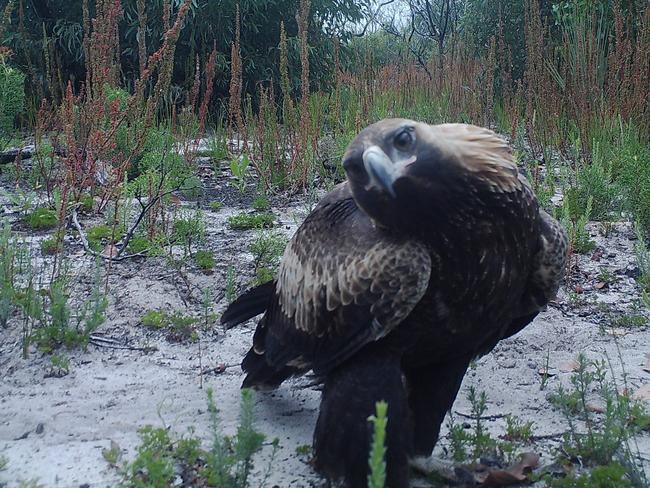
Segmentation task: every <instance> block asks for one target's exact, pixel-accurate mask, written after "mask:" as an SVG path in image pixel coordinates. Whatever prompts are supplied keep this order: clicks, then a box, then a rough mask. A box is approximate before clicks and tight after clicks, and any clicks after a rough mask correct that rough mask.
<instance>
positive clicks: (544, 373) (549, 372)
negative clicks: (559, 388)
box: [537, 368, 557, 377]
mask: <svg viewBox="0 0 650 488" xmlns="http://www.w3.org/2000/svg"><path fill="white" fill-rule="evenodd" d="M537 373H539V375H540V376H548V377H551V376H555V375H557V371H555V370H554V369H548V368H540V369H538V370H537Z"/></svg>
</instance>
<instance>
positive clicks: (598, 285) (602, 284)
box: [594, 281, 608, 290]
mask: <svg viewBox="0 0 650 488" xmlns="http://www.w3.org/2000/svg"><path fill="white" fill-rule="evenodd" d="M594 288H595V289H596V290H602V289H603V288H608V286H607V283H605V282H604V281H599V282H598V283H596V284H595V285H594Z"/></svg>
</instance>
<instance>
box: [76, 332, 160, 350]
mask: <svg viewBox="0 0 650 488" xmlns="http://www.w3.org/2000/svg"><path fill="white" fill-rule="evenodd" d="M88 343H89V344H92V345H93V346H96V347H107V348H109V349H128V350H130V351H144V352H152V351H157V350H158V348H157V347H155V346H145V347H137V346H129V345H128V344H122V343H121V342H119V341H116V340H114V339H109V338H106V337H101V336H96V335H91V336H90V340H89V341H88Z"/></svg>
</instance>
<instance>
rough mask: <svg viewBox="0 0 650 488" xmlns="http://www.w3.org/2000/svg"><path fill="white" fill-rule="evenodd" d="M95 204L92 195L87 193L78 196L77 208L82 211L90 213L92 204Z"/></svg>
mask: <svg viewBox="0 0 650 488" xmlns="http://www.w3.org/2000/svg"><path fill="white" fill-rule="evenodd" d="M94 205H95V200H94V199H93V197H92V196H90V195H88V194H84V195H81V198H79V210H81V211H82V212H84V213H87V214H89V213H91V212H92V211H93V206H94Z"/></svg>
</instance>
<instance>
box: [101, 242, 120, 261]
mask: <svg viewBox="0 0 650 488" xmlns="http://www.w3.org/2000/svg"><path fill="white" fill-rule="evenodd" d="M117 252H118V249H117V246H116V245H115V244H109V245H107V246H106V247H105V248H104V251H103V252H102V256H104V257H107V258H114V257H116V256H117Z"/></svg>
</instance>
